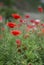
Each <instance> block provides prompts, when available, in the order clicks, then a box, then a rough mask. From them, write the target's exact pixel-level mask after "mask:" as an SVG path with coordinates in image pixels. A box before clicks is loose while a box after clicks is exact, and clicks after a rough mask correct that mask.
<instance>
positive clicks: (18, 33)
mask: <svg viewBox="0 0 44 65" xmlns="http://www.w3.org/2000/svg"><path fill="white" fill-rule="evenodd" d="M11 33H12V34H13V35H14V36H18V35H20V34H21V31H19V30H13V31H12V32H11Z"/></svg>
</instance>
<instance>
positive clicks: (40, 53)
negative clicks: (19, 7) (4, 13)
mask: <svg viewBox="0 0 44 65" xmlns="http://www.w3.org/2000/svg"><path fill="white" fill-rule="evenodd" d="M38 10H39V12H41V13H42V11H43V10H42V8H38ZM12 18H14V19H15V21H13V22H7V23H6V24H4V27H2V26H1V27H0V29H1V31H0V65H44V22H41V20H39V19H31V20H29V18H30V15H25V16H24V17H22V18H21V16H20V15H19V14H14V13H13V14H12ZM0 24H1V25H2V24H3V22H2V23H0Z"/></svg>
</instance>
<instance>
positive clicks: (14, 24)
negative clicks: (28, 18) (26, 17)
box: [7, 22, 16, 28]
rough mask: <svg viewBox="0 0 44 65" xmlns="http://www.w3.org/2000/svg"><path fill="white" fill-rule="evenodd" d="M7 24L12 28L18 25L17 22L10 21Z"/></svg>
mask: <svg viewBox="0 0 44 65" xmlns="http://www.w3.org/2000/svg"><path fill="white" fill-rule="evenodd" d="M7 26H9V27H10V28H14V27H15V26H16V23H13V22H8V23H7Z"/></svg>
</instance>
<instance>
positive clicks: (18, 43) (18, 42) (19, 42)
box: [16, 39, 21, 47]
mask: <svg viewBox="0 0 44 65" xmlns="http://www.w3.org/2000/svg"><path fill="white" fill-rule="evenodd" d="M16 43H17V45H18V46H19V47H20V46H21V40H20V39H17V40H16Z"/></svg>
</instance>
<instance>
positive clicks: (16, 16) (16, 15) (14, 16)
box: [12, 14, 21, 19]
mask: <svg viewBox="0 0 44 65" xmlns="http://www.w3.org/2000/svg"><path fill="white" fill-rule="evenodd" d="M12 17H13V18H15V19H19V18H21V16H20V15H19V14H12Z"/></svg>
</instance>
